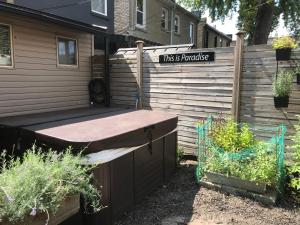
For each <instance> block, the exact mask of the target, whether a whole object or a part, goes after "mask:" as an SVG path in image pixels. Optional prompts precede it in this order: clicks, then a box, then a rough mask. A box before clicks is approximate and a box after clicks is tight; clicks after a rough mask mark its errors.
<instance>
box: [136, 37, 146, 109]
mask: <svg viewBox="0 0 300 225" xmlns="http://www.w3.org/2000/svg"><path fill="white" fill-rule="evenodd" d="M135 43H136V45H137V52H136V58H137V88H138V105H137V106H138V108H139V109H142V108H143V103H144V93H143V46H144V42H143V41H136V42H135Z"/></svg>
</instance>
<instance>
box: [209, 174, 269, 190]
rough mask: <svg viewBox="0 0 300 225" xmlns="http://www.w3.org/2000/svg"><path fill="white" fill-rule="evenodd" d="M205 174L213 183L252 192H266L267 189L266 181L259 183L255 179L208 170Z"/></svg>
mask: <svg viewBox="0 0 300 225" xmlns="http://www.w3.org/2000/svg"><path fill="white" fill-rule="evenodd" d="M205 176H206V180H207V181H209V182H211V183H214V184H221V185H226V186H229V187H235V188H239V189H242V190H247V191H250V192H255V193H260V194H264V193H265V192H266V189H267V184H266V183H257V182H254V181H247V180H242V179H240V178H238V177H231V176H225V175H223V174H220V173H214V172H208V171H207V172H205Z"/></svg>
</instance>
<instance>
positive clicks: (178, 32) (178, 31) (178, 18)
mask: <svg viewBox="0 0 300 225" xmlns="http://www.w3.org/2000/svg"><path fill="white" fill-rule="evenodd" d="M176 18H177V21H178V25H177V26H178V30H177V32H176V29H175V20H176ZM173 29H174V33H175V34H180V17H179V16H178V15H177V14H175V16H174V28H173Z"/></svg>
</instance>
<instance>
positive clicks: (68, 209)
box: [1, 195, 80, 225]
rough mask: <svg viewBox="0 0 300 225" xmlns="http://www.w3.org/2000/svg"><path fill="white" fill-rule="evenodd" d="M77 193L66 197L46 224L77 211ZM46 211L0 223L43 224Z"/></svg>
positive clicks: (53, 223) (57, 221)
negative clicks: (15, 220)
mask: <svg viewBox="0 0 300 225" xmlns="http://www.w3.org/2000/svg"><path fill="white" fill-rule="evenodd" d="M79 199H80V197H79V195H74V196H72V197H69V198H67V199H66V200H65V201H64V202H63V204H62V205H61V206H60V208H59V209H58V211H57V213H56V214H55V215H50V218H49V222H48V225H57V224H60V223H62V222H63V221H65V220H66V219H68V218H69V217H71V216H73V215H74V214H76V213H77V212H78V211H79V208H80V203H79ZM47 218H48V217H47V214H46V213H38V214H37V215H36V216H29V215H28V216H27V217H26V218H24V220H23V221H22V222H17V223H11V222H6V221H4V222H1V225H43V224H46V221H47Z"/></svg>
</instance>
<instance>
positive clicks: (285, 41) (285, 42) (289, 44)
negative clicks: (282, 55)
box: [272, 36, 297, 49]
mask: <svg viewBox="0 0 300 225" xmlns="http://www.w3.org/2000/svg"><path fill="white" fill-rule="evenodd" d="M272 46H273V48H274V49H283V48H291V49H293V48H297V43H296V41H295V39H293V38H291V37H289V36H285V37H278V38H276V39H274V41H273V45H272Z"/></svg>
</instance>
